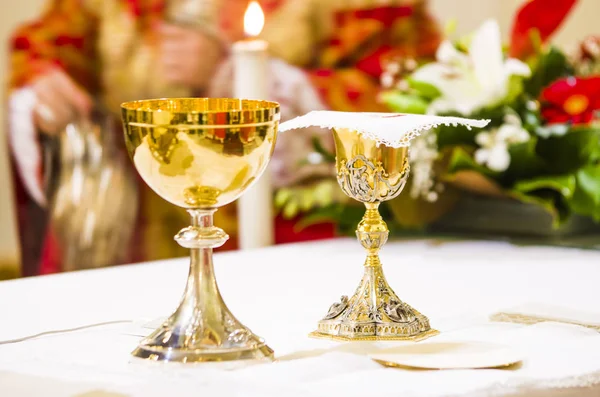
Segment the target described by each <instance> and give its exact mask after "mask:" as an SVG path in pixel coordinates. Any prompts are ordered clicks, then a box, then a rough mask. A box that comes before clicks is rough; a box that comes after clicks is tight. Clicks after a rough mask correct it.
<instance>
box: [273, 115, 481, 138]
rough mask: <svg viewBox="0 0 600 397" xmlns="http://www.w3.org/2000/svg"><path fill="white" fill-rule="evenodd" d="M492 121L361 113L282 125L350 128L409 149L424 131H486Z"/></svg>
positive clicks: (285, 128) (308, 117)
mask: <svg viewBox="0 0 600 397" xmlns="http://www.w3.org/2000/svg"><path fill="white" fill-rule="evenodd" d="M489 122H490V120H471V119H465V118H460V117H440V116H429V115H417V114H402V113H357V112H336V111H331V110H315V111H312V112H310V113H307V114H305V115H304V116H300V117H296V118H294V119H292V120H289V121H286V122H285V123H282V124H280V125H279V131H280V132H285V131H288V130H294V129H299V128H307V127H321V128H330V129H331V128H348V129H353V130H356V131H357V132H358V133H360V134H362V135H363V136H365V137H367V138H370V139H373V140H375V141H377V143H379V144H383V145H385V146H390V147H405V146H409V145H410V141H411V140H412V139H413V138H414V137H415V136H417V135H419V134H420V133H421V132H423V131H427V130H429V129H431V128H434V127H437V126H440V125H453V126H457V125H464V126H466V127H467V128H469V129H470V128H472V127H478V128H482V127H485V126H486V125H488V123H489Z"/></svg>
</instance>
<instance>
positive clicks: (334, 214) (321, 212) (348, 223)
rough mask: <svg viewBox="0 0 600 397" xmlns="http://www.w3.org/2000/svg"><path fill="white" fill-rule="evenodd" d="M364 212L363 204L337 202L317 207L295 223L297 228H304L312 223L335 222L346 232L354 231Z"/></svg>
mask: <svg viewBox="0 0 600 397" xmlns="http://www.w3.org/2000/svg"><path fill="white" fill-rule="evenodd" d="M364 213H365V207H364V206H362V205H358V204H356V205H354V204H340V203H335V204H332V205H329V206H327V207H322V208H317V209H315V210H314V211H312V212H311V213H310V214H308V215H306V216H304V217H302V219H301V220H300V221H299V222H298V223H297V224H296V225H295V229H296V230H302V229H304V228H307V227H309V226H311V225H316V224H319V223H326V222H333V223H335V224H336V226H337V227H338V229H339V230H340V231H342V232H343V233H344V234H349V233H354V230H356V226H357V225H358V223H359V222H360V220H361V218H362V217H363V215H364Z"/></svg>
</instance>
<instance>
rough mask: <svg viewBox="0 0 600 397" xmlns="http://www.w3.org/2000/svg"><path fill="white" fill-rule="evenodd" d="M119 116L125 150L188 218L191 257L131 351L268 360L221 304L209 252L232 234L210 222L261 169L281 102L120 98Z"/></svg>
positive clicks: (186, 242) (185, 239) (162, 357)
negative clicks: (174, 291) (175, 300)
mask: <svg viewBox="0 0 600 397" xmlns="http://www.w3.org/2000/svg"><path fill="white" fill-rule="evenodd" d="M122 115H123V123H124V127H125V140H126V144H127V149H128V151H129V155H130V156H131V158H132V160H133V163H134V164H135V167H136V169H137V170H138V172H139V173H140V175H141V177H142V178H143V179H144V181H145V182H146V183H147V184H148V185H149V186H150V187H151V188H152V189H153V190H154V191H155V192H156V193H157V194H159V195H160V196H161V197H162V198H164V199H165V200H167V201H169V202H171V203H172V204H175V205H177V206H179V207H183V208H186V209H187V210H188V212H189V213H190V215H191V217H192V225H191V226H188V227H186V228H184V229H182V230H181V231H180V232H179V233H178V234H177V236H175V240H176V241H177V242H178V243H179V245H181V246H183V247H185V248H189V249H190V256H191V262H190V272H189V276H188V281H187V285H186V289H185V292H184V295H183V298H182V300H181V303H180V305H179V308H178V309H177V310H176V311H175V312H174V313H173V314H172V315H171V317H169V319H167V320H166V321H165V323H164V324H163V325H162V326H161V327H160V328H159V329H157V330H156V331H154V332H153V333H152V334H151V335H150V336H148V337H147V338H145V339H144V340H142V342H141V343H140V345H139V346H138V348H137V349H136V350H134V351H133V353H132V354H133V355H134V356H136V357H140V358H145V359H150V360H155V361H178V362H199V361H228V360H240V359H263V358H271V357H272V356H273V351H272V350H271V349H270V348H269V347H268V346H267V345H266V344H265V343H264V341H263V340H262V339H261V338H259V337H258V336H256V335H255V334H253V333H252V332H251V331H250V330H249V329H248V328H246V327H245V326H244V325H242V324H241V323H240V322H239V321H238V320H237V319H236V318H235V317H234V316H233V314H231V312H230V311H229V309H228V308H227V306H226V305H225V303H224V302H223V299H222V297H221V294H220V292H219V288H218V287H217V283H216V280H215V276H214V271H213V261H212V253H213V248H217V247H220V246H221V245H223V244H224V243H225V242H226V241H227V239H228V238H229V236H228V235H227V234H226V233H225V232H224V231H223V230H222V229H220V228H218V227H216V226H214V225H213V214H214V212H215V211H216V210H217V208H218V207H221V206H223V205H225V204H228V203H230V202H232V201H234V200H235V199H237V198H238V197H240V196H241V195H242V194H243V192H244V191H245V190H246V189H248V188H249V187H250V186H251V185H252V183H253V182H254V181H256V180H257V179H258V178H259V177H260V176H261V174H262V173H263V171H264V170H265V168H266V166H267V164H268V162H269V160H270V158H271V155H272V153H273V149H274V147H275V139H276V134H277V127H278V125H279V105H278V104H277V103H275V102H267V101H258V100H242V99H212V98H211V99H208V98H178V99H155V100H144V101H135V102H127V103H124V104H123V105H122ZM257 227H259V225H257Z"/></svg>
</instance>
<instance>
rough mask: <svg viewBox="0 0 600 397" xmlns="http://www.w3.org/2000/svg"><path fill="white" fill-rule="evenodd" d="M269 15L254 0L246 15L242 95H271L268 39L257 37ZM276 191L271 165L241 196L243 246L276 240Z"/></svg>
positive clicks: (237, 79) (237, 72) (240, 49)
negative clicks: (274, 203) (246, 37)
mask: <svg viewBox="0 0 600 397" xmlns="http://www.w3.org/2000/svg"><path fill="white" fill-rule="evenodd" d="M264 23H265V16H264V14H263V11H262V9H261V8H260V5H259V4H258V3H257V2H256V1H253V2H251V3H250V4H249V5H248V9H247V10H246V14H245V15H244V32H245V33H246V35H247V36H248V37H249V38H248V39H247V40H243V41H239V42H237V43H235V44H234V45H233V66H234V85H233V87H234V95H235V97H236V98H241V99H267V97H268V92H267V91H268V89H267V76H268V74H267V73H268V71H267V49H268V45H267V42H265V41H264V40H259V39H257V38H256V36H258V35H259V34H260V32H261V31H262V28H263V26H264ZM272 193H273V191H272V185H271V175H270V173H269V169H267V170H266V171H265V172H264V174H263V175H262V177H261V178H260V179H259V180H258V181H257V182H256V183H255V184H254V185H253V186H252V187H251V188H250V189H249V190H248V191H247V192H245V193H244V194H243V195H242V197H241V198H240V199H239V200H238V230H239V246H240V248H241V249H251V248H259V247H265V246H268V245H272V244H273V243H274V240H275V238H274V234H275V232H274V218H273V194H272Z"/></svg>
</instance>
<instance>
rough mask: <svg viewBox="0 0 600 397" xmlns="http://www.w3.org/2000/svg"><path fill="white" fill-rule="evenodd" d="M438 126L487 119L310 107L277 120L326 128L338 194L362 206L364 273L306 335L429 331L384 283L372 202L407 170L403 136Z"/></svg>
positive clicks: (415, 335) (379, 223)
mask: <svg viewBox="0 0 600 397" xmlns="http://www.w3.org/2000/svg"><path fill="white" fill-rule="evenodd" d="M438 124H454V125H457V124H463V125H466V126H467V127H469V128H470V127H471V126H484V125H486V124H487V121H477V120H468V119H462V118H455V117H448V118H445V117H434V116H422V115H404V114H386V113H345V112H332V111H315V112H311V113H308V114H307V115H305V116H301V117H298V118H296V119H294V120H290V121H288V122H286V123H284V124H282V125H281V130H282V131H284V130H290V129H296V128H305V127H311V126H316V127H325V128H330V129H332V131H333V137H334V141H335V152H336V159H335V161H336V175H337V181H338V183H339V185H340V187H341V188H342V190H343V191H344V193H345V194H346V195H348V196H349V197H350V198H352V199H354V200H357V201H359V202H362V203H364V205H365V207H366V211H365V215H364V216H363V218H362V220H361V221H360V223H359V224H358V228H357V229H356V237H357V239H358V241H359V242H360V244H361V245H362V246H363V247H364V249H365V250H366V251H367V258H366V260H365V262H364V275H363V278H362V280H361V282H360V284H359V285H358V288H357V289H356V292H355V293H354V295H352V296H351V297H348V296H342V297H341V300H340V301H339V302H337V303H334V304H333V305H331V306H330V308H329V310H328V312H327V314H326V315H325V317H324V318H323V319H322V320H321V321H319V323H318V327H317V330H316V331H314V332H312V333H311V334H310V335H311V336H313V337H322V338H330V339H339V340H422V339H425V338H428V337H430V336H433V335H436V334H437V333H438V332H437V331H436V330H434V329H432V328H431V326H430V324H429V319H428V318H427V317H426V316H424V315H423V314H421V313H420V312H419V311H418V310H416V309H414V308H413V307H411V306H410V305H408V304H407V303H405V302H403V301H402V300H401V299H400V298H399V297H398V295H396V293H395V292H394V290H393V289H392V288H391V287H390V285H389V284H388V282H387V280H386V278H385V276H384V274H383V269H382V264H381V260H380V259H379V250H380V249H381V248H382V247H383V246H384V244H385V243H386V242H387V240H388V235H389V230H388V227H387V225H386V223H385V221H384V220H383V218H382V217H381V215H380V213H379V205H380V204H381V203H382V202H384V201H387V200H392V199H394V198H395V197H397V196H398V195H399V194H400V193H401V192H402V189H403V188H404V186H405V185H406V181H407V179H408V175H409V171H410V162H409V146H410V141H411V139H412V138H414V137H415V136H416V135H418V134H419V132H420V131H422V130H425V129H429V128H432V127H435V126H436V125H438Z"/></svg>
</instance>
